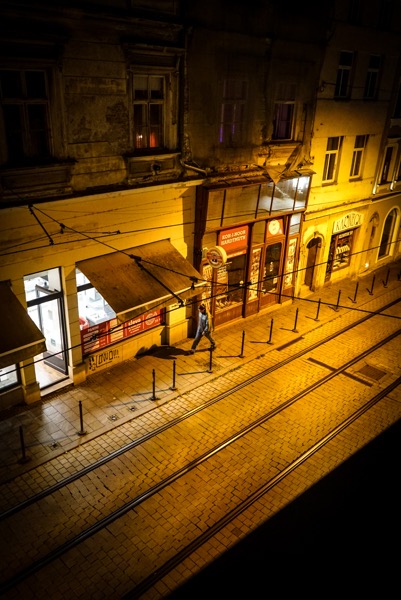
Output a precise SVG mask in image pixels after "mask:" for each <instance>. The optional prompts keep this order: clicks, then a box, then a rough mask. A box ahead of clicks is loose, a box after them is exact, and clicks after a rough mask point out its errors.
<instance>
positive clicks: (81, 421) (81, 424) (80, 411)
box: [78, 400, 86, 435]
mask: <svg viewBox="0 0 401 600" xmlns="http://www.w3.org/2000/svg"><path fill="white" fill-rule="evenodd" d="M79 423H80V426H81V430H80V431H78V435H86V431H85V430H84V419H83V416H82V400H79Z"/></svg>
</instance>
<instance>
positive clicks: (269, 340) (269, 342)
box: [266, 319, 273, 344]
mask: <svg viewBox="0 0 401 600" xmlns="http://www.w3.org/2000/svg"><path fill="white" fill-rule="evenodd" d="M272 334H273V319H272V320H271V321H270V335H269V339H268V340H267V342H266V344H272V343H273V342H272Z"/></svg>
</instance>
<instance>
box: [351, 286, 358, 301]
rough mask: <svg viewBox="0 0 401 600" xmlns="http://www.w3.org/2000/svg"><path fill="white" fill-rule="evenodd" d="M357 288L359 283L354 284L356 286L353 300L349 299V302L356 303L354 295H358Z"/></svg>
mask: <svg viewBox="0 0 401 600" xmlns="http://www.w3.org/2000/svg"><path fill="white" fill-rule="evenodd" d="M358 287H359V281H357V282H356V286H355V293H354V298H353V299H352V298H350V300H352V302H353V303H354V304H355V302H356V295H357V293H358Z"/></svg>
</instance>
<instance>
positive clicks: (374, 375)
mask: <svg viewBox="0 0 401 600" xmlns="http://www.w3.org/2000/svg"><path fill="white" fill-rule="evenodd" d="M358 373H361V374H362V375H364V376H365V377H369V379H374V380H375V381H379V379H381V378H382V377H383V376H384V375H385V374H386V371H381V370H380V369H377V368H376V367H372V366H371V365H365V366H364V367H362V369H359V371H358Z"/></svg>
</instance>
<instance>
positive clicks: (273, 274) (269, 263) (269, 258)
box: [262, 242, 283, 295]
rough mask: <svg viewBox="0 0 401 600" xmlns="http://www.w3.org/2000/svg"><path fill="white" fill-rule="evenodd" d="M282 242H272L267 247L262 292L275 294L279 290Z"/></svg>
mask: <svg viewBox="0 0 401 600" xmlns="http://www.w3.org/2000/svg"><path fill="white" fill-rule="evenodd" d="M282 249H283V243H282V242H276V243H275V244H270V245H269V246H267V248H266V254H265V264H264V272H263V282H262V285H263V287H262V293H263V294H265V295H268V294H273V293H275V292H277V291H278V286H279V281H278V278H279V273H280V261H281V252H282Z"/></svg>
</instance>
